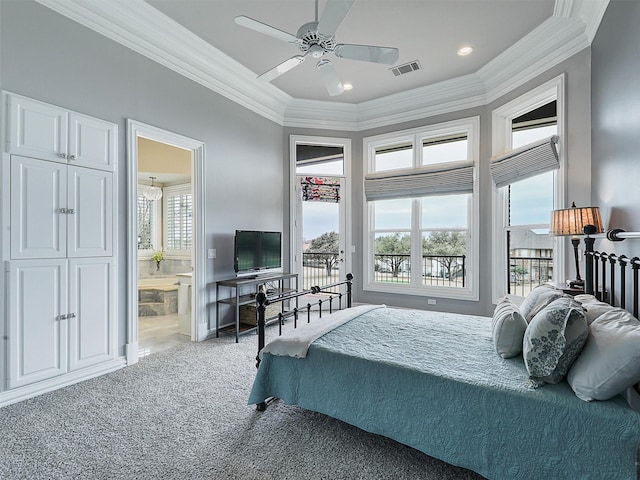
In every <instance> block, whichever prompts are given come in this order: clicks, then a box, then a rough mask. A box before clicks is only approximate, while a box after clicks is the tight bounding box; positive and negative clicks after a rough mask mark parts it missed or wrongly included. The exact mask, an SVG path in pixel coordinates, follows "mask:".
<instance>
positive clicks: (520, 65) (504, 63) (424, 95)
mask: <svg viewBox="0 0 640 480" xmlns="http://www.w3.org/2000/svg"><path fill="white" fill-rule="evenodd" d="M36 1H37V2H39V3H40V4H42V5H44V6H46V7H48V8H50V9H52V10H54V11H56V12H57V13H60V14H61V15H64V16H66V17H68V18H70V19H71V20H74V21H76V22H78V23H80V24H82V25H84V26H86V27H88V28H90V29H92V30H94V31H96V32H98V33H100V34H101V35H104V36H106V37H107V38H110V39H112V40H114V41H116V42H118V43H120V44H122V45H124V46H125V47H127V48H130V49H131V50H133V51H135V52H137V53H140V54H141V55H144V56H145V57H147V58H149V59H151V60H153V61H155V62H157V63H159V64H161V65H164V66H165V67H167V68H169V69H171V70H173V71H175V72H177V73H179V74H180V75H183V76H185V77H187V78H189V79H191V80H193V81H195V82H197V83H199V84H200V85H203V86H204V87H206V88H208V89H210V90H212V91H214V92H216V93H218V94H220V95H222V96H224V97H226V98H228V99H229V100H231V101H233V102H235V103H237V104H239V105H242V106H243V107H245V108H248V109H249V110H251V111H253V112H255V113H257V114H258V115H261V116H263V117H265V118H267V119H269V120H271V121H273V122H275V123H277V124H279V125H282V126H286V127H301V128H316V129H335V130H342V131H362V130H368V129H372V128H377V127H382V126H387V125H392V124H397V123H400V122H406V121H412V120H418V119H422V118H426V117H429V116H433V115H438V114H441V113H448V112H453V111H459V110H463V109H466V108H471V107H477V106H482V105H486V104H487V103H489V102H491V101H493V100H496V99H497V98H499V97H500V96H502V95H504V94H506V93H508V92H509V91H511V90H513V89H514V88H516V87H518V86H520V85H522V84H524V83H525V82H527V81H529V80H531V79H533V78H535V77H536V76H538V75H540V74H541V73H543V72H545V71H546V70H548V69H549V68H551V67H553V66H555V65H557V64H559V63H560V62H562V61H564V60H566V59H568V58H569V57H571V56H572V55H574V54H576V53H578V52H579V51H580V50H582V49H584V48H586V47H588V46H589V45H590V44H591V41H592V40H593V38H594V36H595V33H596V31H597V29H598V26H599V25H600V22H601V20H602V17H603V15H604V12H605V10H606V8H607V5H608V4H609V0H556V2H555V5H554V12H553V16H552V17H551V18H549V19H548V20H547V21H545V22H544V23H543V24H542V25H540V26H539V27H538V28H536V29H534V30H533V31H532V32H530V33H529V34H528V35H527V36H525V37H524V38H522V39H521V40H520V41H518V42H517V43H516V44H514V45H513V46H512V47H510V48H509V49H508V50H506V51H505V52H503V53H502V54H500V55H499V56H498V57H496V58H495V59H493V60H492V61H491V62H489V63H488V64H487V65H485V66H484V67H482V68H481V69H480V70H478V72H476V73H474V74H471V75H466V76H463V77H458V78H454V79H451V80H448V81H445V82H441V83H438V84H434V85H428V86H425V87H420V88H417V89H413V90H409V91H406V92H401V93H397V94H393V95H389V96H385V97H382V98H379V99H375V100H370V101H367V102H362V103H360V104H345V103H340V102H328V101H315V100H302V99H294V98H292V97H291V96H290V95H287V94H286V93H284V92H283V91H282V90H280V89H278V88H276V87H275V86H273V85H272V84H271V83H268V82H263V81H259V80H257V79H256V76H255V73H254V72H252V71H251V70H249V69H247V68H246V67H244V66H242V65H241V64H240V63H238V62H236V61H235V60H233V59H232V58H231V57H229V56H227V55H225V54H223V53H222V52H220V51H219V50H218V49H216V48H215V47H213V46H212V45H211V44H209V43H207V42H205V41H204V40H202V39H201V38H200V37H198V36H197V35H195V34H193V33H192V32H190V31H189V30H187V29H186V28H184V27H183V26H181V25H180V24H178V23H177V22H175V21H173V20H172V19H170V18H169V17H167V16H166V15H164V14H163V13H161V12H159V11H158V10H156V9H154V8H153V7H151V6H150V5H149V4H147V3H146V2H144V1H143V0H111V1H109V2H102V1H92V2H87V1H85V0H36Z"/></svg>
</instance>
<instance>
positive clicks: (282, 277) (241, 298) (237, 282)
mask: <svg viewBox="0 0 640 480" xmlns="http://www.w3.org/2000/svg"><path fill="white" fill-rule="evenodd" d="M269 282H277V283H278V287H277V288H276V289H274V291H273V292H272V293H270V295H275V294H284V293H289V292H297V291H298V274H297V273H265V274H261V275H249V276H247V277H235V278H229V279H227V280H220V281H218V282H216V338H218V337H219V333H220V306H221V305H229V306H230V307H233V310H234V322H235V336H236V343H238V336H239V335H240V307H241V306H243V305H256V293H258V291H259V289H260V286H261V285H264V284H265V283H269ZM225 288H228V289H230V290H231V294H230V296H229V297H226V298H221V295H220V291H221V289H225ZM296 301H297V299H296ZM281 308H284V304H282V307H281ZM256 325H257V314H256ZM255 329H256V327H253V328H250V329H248V330H246V331H253V330H255ZM243 333H244V332H243Z"/></svg>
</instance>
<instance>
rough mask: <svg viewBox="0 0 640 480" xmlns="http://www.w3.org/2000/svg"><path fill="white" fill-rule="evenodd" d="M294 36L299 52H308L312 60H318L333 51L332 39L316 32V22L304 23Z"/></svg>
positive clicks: (333, 43)
mask: <svg viewBox="0 0 640 480" xmlns="http://www.w3.org/2000/svg"><path fill="white" fill-rule="evenodd" d="M296 36H297V37H298V39H299V40H300V43H299V45H298V46H299V47H300V50H301V51H303V52H305V53H306V52H309V54H310V55H311V56H312V57H313V58H320V57H322V56H323V55H325V54H326V53H329V52H333V50H334V49H335V42H334V40H333V37H327V36H325V35H322V34H321V33H320V32H318V22H309V23H305V24H304V25H302V26H301V27H300V28H299V29H298V34H297V35H296Z"/></svg>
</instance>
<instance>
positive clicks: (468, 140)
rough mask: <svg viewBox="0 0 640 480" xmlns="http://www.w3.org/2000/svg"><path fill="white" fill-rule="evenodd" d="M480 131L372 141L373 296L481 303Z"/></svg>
mask: <svg viewBox="0 0 640 480" xmlns="http://www.w3.org/2000/svg"><path fill="white" fill-rule="evenodd" d="M478 124H479V121H478V119H477V118H471V119H465V120H460V121H455V122H448V123H446V124H438V125H434V126H429V127H425V128H422V129H414V130H411V131H405V132H399V133H396V134H390V135H382V136H377V137H369V138H366V139H365V140H364V147H365V151H366V152H368V156H369V159H368V160H369V162H368V164H369V168H368V172H367V174H366V175H365V197H366V200H367V202H366V205H367V209H368V214H367V216H366V218H367V219H368V221H367V225H366V229H365V230H366V231H365V235H366V236H367V238H366V239H365V246H366V247H367V252H366V257H365V258H366V259H367V270H368V282H367V285H366V287H365V288H366V289H368V290H374V291H387V292H393V293H406V294H418V295H431V294H433V295H438V296H440V297H448V298H467V299H474V298H477V280H475V279H476V278H477V267H476V265H477V239H474V240H472V236H471V232H472V231H474V230H475V225H476V219H477V202H475V200H474V198H475V181H474V179H475V167H474V166H475V159H476V158H477V157H478V141H477V132H478ZM416 146H417V147H416Z"/></svg>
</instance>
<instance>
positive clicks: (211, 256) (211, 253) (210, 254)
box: [207, 248, 216, 258]
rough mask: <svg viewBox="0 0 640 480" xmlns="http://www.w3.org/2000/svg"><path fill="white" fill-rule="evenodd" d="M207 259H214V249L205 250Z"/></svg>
mask: <svg viewBox="0 0 640 480" xmlns="http://www.w3.org/2000/svg"><path fill="white" fill-rule="evenodd" d="M207 257H208V258H216V249H215V248H210V249H209V250H207Z"/></svg>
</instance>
